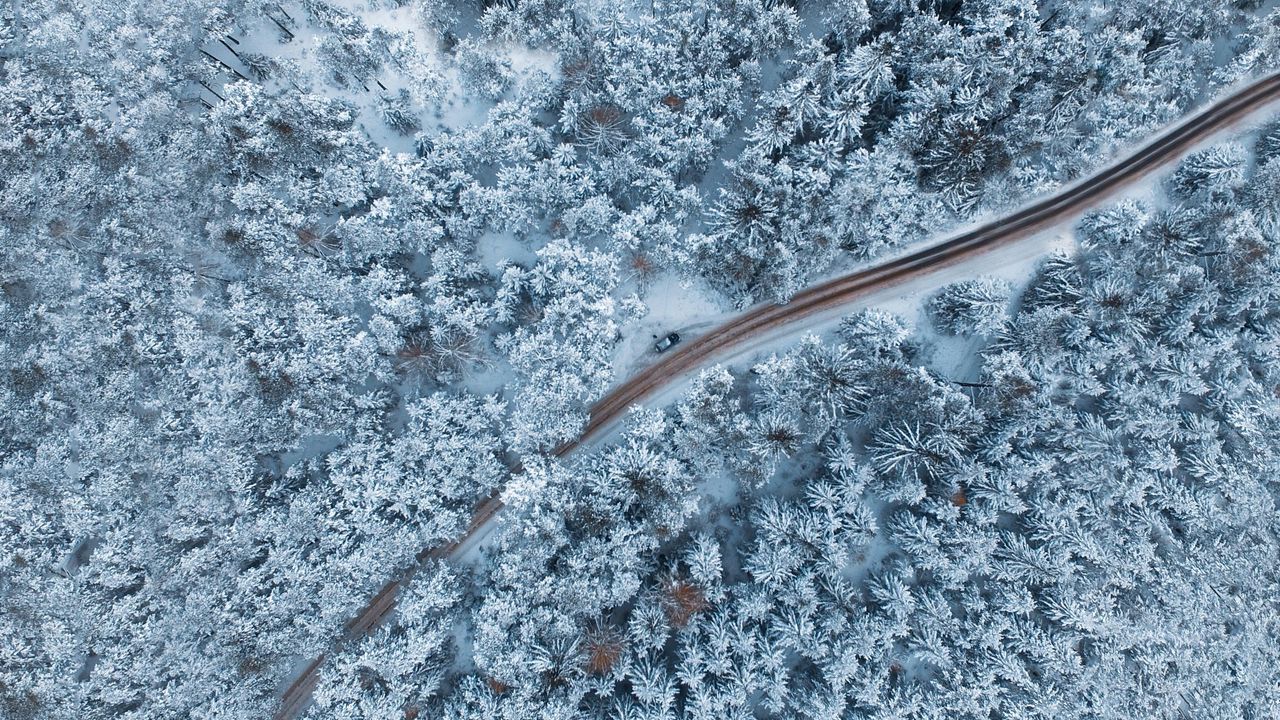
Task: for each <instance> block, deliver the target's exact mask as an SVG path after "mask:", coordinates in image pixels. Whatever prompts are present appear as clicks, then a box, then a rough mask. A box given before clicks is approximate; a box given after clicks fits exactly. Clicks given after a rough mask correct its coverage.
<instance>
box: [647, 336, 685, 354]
mask: <svg viewBox="0 0 1280 720" xmlns="http://www.w3.org/2000/svg"><path fill="white" fill-rule="evenodd" d="M678 342H680V333H674V332H673V333H671V334H669V335H667V336H666V337H664V338H662V339H661V340H659V341H658V342H656V343H654V344H653V350H654V352H666V351H667V350H670V349H671V346H672V345H675V344H676V343H678Z"/></svg>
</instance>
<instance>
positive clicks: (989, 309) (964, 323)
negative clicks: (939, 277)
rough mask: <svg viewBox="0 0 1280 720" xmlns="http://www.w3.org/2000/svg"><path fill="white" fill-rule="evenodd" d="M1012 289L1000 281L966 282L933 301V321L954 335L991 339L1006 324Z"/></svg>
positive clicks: (931, 307) (930, 315) (931, 302)
mask: <svg viewBox="0 0 1280 720" xmlns="http://www.w3.org/2000/svg"><path fill="white" fill-rule="evenodd" d="M1011 294H1012V289H1011V288H1010V287H1009V284H1008V283H1006V282H1004V281H1002V280H998V279H993V278H982V279H978V280H962V281H960V282H957V283H952V284H951V285H948V286H946V287H945V288H943V289H942V290H941V291H940V292H938V294H936V295H934V296H933V297H932V298H930V299H929V304H928V312H929V319H930V320H932V321H933V324H934V326H935V327H937V328H938V329H939V330H941V331H942V332H945V333H948V334H953V335H975V334H976V335H991V334H993V333H995V332H996V331H998V330H999V329H1000V327H1001V326H1002V325H1003V323H1004V317H1005V308H1006V307H1007V306H1008V304H1009V297H1010V295H1011Z"/></svg>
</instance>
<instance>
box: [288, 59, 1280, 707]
mask: <svg viewBox="0 0 1280 720" xmlns="http://www.w3.org/2000/svg"><path fill="white" fill-rule="evenodd" d="M1277 99H1280V73H1276V74H1273V75H1268V76H1266V77H1264V78H1262V79H1260V80H1256V81H1254V82H1252V83H1250V84H1248V85H1244V86H1242V87H1240V88H1238V89H1236V90H1234V91H1233V92H1232V93H1230V94H1229V95H1226V96H1224V97H1223V98H1221V99H1219V100H1217V101H1216V102H1214V103H1212V104H1210V105H1209V106H1207V107H1205V108H1203V109H1201V110H1199V111H1197V112H1196V113H1194V114H1192V115H1190V116H1188V117H1186V118H1184V119H1183V120H1182V121H1180V122H1179V123H1177V124H1175V125H1173V126H1172V127H1170V128H1168V129H1166V130H1165V131H1164V132H1162V133H1161V134H1159V135H1158V136H1156V137H1155V139H1153V140H1150V141H1149V142H1147V143H1146V144H1145V145H1143V146H1141V147H1138V148H1137V149H1135V150H1133V151H1132V152H1130V153H1129V154H1128V155H1125V156H1124V157H1122V158H1119V159H1117V160H1116V161H1114V162H1113V163H1111V164H1110V165H1108V166H1107V167H1105V168H1103V169H1101V170H1099V171H1097V172H1095V173H1094V174H1093V175H1090V176H1088V177H1086V178H1084V179H1082V180H1079V181H1077V182H1075V183H1072V184H1070V185H1067V186H1066V187H1064V188H1063V189H1061V190H1059V191H1058V192H1056V193H1054V194H1053V195H1050V196H1048V197H1045V198H1043V199H1040V200H1036V201H1033V202H1031V203H1030V204H1028V205H1025V206H1023V207H1022V208H1021V209H1019V210H1016V211H1014V212H1013V213H1010V214H1008V215H1005V216H1003V217H999V218H996V219H993V220H989V221H985V222H982V223H980V224H978V225H976V226H974V227H972V228H970V229H966V230H962V231H960V232H959V233H957V234H954V235H951V236H947V237H944V238H942V239H941V240H939V241H937V242H935V243H933V244H930V245H927V246H924V247H920V248H918V249H915V250H913V251H910V252H907V253H906V254H903V255H900V256H897V257H893V258H890V259H888V260H885V261H883V262H881V263H879V264H877V265H874V266H871V267H868V268H865V269H861V270H857V271H854V272H851V273H848V274H846V275H841V276H839V277H835V278H832V279H830V280H827V281H824V282H822V283H819V284H817V285H813V286H810V287H809V288H807V289H805V290H803V291H801V292H799V293H797V294H796V295H795V296H794V297H793V298H792V299H791V301H790V302H788V303H787V304H786V305H777V304H774V303H762V304H760V305H756V306H754V307H751V308H749V309H747V310H746V311H744V312H742V313H741V314H739V315H737V316H735V317H734V318H732V319H730V320H729V321H727V322H725V323H723V324H721V325H719V326H718V327H715V328H712V329H711V330H710V331H708V332H707V333H706V334H705V335H702V336H701V337H698V338H695V339H693V340H690V341H688V342H687V343H685V344H683V345H681V346H678V348H677V349H675V350H673V351H671V354H670V355H667V356H665V357H663V359H662V360H660V361H659V362H656V363H654V364H653V365H650V366H649V367H647V368H645V369H644V370H641V371H640V372H638V373H636V374H635V375H633V376H632V377H630V378H628V379H627V380H626V381H625V382H623V383H621V384H620V385H618V386H617V387H615V388H614V389H613V390H611V391H610V392H609V393H608V394H607V395H605V396H604V397H603V398H601V399H600V400H599V401H598V402H596V403H595V404H594V405H592V406H591V409H590V414H589V420H588V422H587V425H586V427H585V428H583V430H582V434H581V435H580V436H579V437H578V438H577V439H576V440H573V441H570V442H567V443H565V444H563V445H561V446H559V447H557V448H556V449H555V450H554V451H553V454H555V455H556V456H564V455H568V454H569V453H572V452H573V451H574V450H576V449H578V448H579V447H582V446H583V445H585V444H587V443H590V442H591V441H593V440H595V439H598V438H599V437H602V436H603V435H604V434H606V433H607V432H608V431H609V430H611V429H612V428H613V426H614V425H615V424H617V422H618V421H619V420H620V419H621V418H622V417H623V415H624V414H625V413H626V412H627V410H628V409H629V408H630V407H632V406H633V405H636V404H638V403H640V402H642V401H644V400H646V399H649V398H652V397H653V396H655V395H656V394H658V393H659V392H660V391H661V390H663V389H664V388H667V387H669V386H671V385H673V384H676V383H679V382H682V381H683V380H684V379H686V378H687V377H689V376H690V374H692V373H693V372H696V371H697V370H700V369H702V368H705V367H707V366H709V365H711V364H713V363H715V362H717V361H720V360H723V359H725V358H727V357H729V356H731V355H734V354H737V353H741V352H743V351H745V350H748V349H750V348H751V347H752V346H753V345H759V344H761V343H764V342H767V341H769V340H772V339H776V338H777V337H778V336H780V335H784V334H786V333H787V332H789V331H794V330H795V329H796V328H798V327H803V326H804V321H806V320H812V319H813V318H815V317H819V316H823V315H826V314H831V313H838V312H839V311H840V310H841V309H845V308H848V307H849V306H850V305H852V304H853V303H855V302H857V301H859V300H861V299H864V298H865V297H866V296H868V295H870V294H872V293H873V292H877V291H880V290H884V289H886V288H889V287H894V286H897V285H901V284H903V283H906V282H908V281H912V280H917V279H919V278H921V277H923V276H926V275H929V274H932V273H936V272H938V271H940V270H943V269H945V268H950V267H952V266H955V265H958V264H960V263H965V262H969V261H974V260H980V259H981V258H982V255H983V254H984V253H986V252H989V251H991V250H993V249H996V248H999V247H1002V246H1006V245H1008V244H1010V243H1013V242H1016V241H1018V240H1024V239H1027V238H1029V237H1031V236H1032V235H1033V234H1034V233H1035V232H1037V231H1039V230H1042V229H1044V228H1046V227H1049V226H1051V225H1055V224H1058V223H1061V222H1063V221H1066V220H1070V219H1073V218H1075V217H1077V216H1079V215H1080V214H1081V213H1082V212H1083V211H1085V210H1087V209H1088V208H1090V207H1093V206H1095V205H1097V204H1098V203H1100V202H1102V201H1103V200H1105V199H1107V198H1108V197H1110V196H1112V195H1114V194H1115V193H1116V192H1117V191H1119V190H1120V189H1122V188H1124V187H1127V186H1129V185H1131V184H1133V183H1134V182H1135V181H1137V180H1139V179H1141V178H1142V177H1143V176H1144V175H1146V174H1147V173H1149V172H1150V171H1152V170H1153V169H1155V168H1157V167H1159V166H1161V165H1164V164H1166V163H1169V162H1172V161H1174V160H1177V159H1179V158H1180V157H1181V156H1182V155H1183V154H1184V153H1186V152H1187V151H1188V150H1190V149H1191V148H1192V147H1193V146H1194V145H1196V144H1197V143H1199V142H1201V141H1203V140H1205V139H1207V138H1208V137H1210V136H1211V135H1213V134H1214V133H1215V132H1218V131H1219V130H1221V129H1223V128H1224V127H1226V126H1228V125H1231V124H1232V123H1234V122H1236V121H1239V120H1242V119H1244V118H1245V117H1246V116H1248V115H1250V114H1252V113H1253V112H1255V111H1257V110H1260V109H1262V108H1263V107H1264V106H1265V105H1267V104H1269V103H1271V102H1272V101H1275V100H1277ZM501 510H502V500H501V499H500V498H499V496H498V495H497V494H495V495H492V496H490V497H489V498H487V499H486V500H484V501H483V502H481V503H480V504H479V505H477V506H476V509H475V512H474V514H473V516H472V519H471V522H470V524H469V525H468V526H467V529H466V531H465V532H464V533H463V534H462V535H461V536H460V537H459V538H458V539H456V540H454V541H453V542H452V543H449V544H448V545H442V546H438V547H434V548H428V549H426V550H424V551H423V552H421V553H420V554H419V559H420V560H427V559H430V558H437V559H439V558H447V557H456V556H458V555H460V554H461V553H462V552H463V551H464V550H465V549H466V547H468V546H469V545H470V544H471V541H472V540H474V539H476V538H477V536H478V535H479V534H480V533H481V531H483V530H484V529H486V528H487V526H488V524H489V522H490V521H491V520H492V519H493V517H494V516H495V515H497V513H498V512H499V511H501ZM408 580H409V578H402V579H399V580H392V581H391V582H388V583H387V584H386V585H384V586H383V587H382V589H381V590H380V591H379V592H378V594H377V595H375V596H374V597H373V598H372V599H371V600H370V601H369V604H368V605H366V606H365V608H364V609H363V610H362V611H361V613H360V615H358V616H357V617H356V618H354V619H353V620H351V621H350V622H349V623H348V624H347V627H346V631H345V633H344V638H343V640H344V641H345V640H351V639H354V638H358V637H361V636H363V635H365V634H366V633H368V631H369V630H371V629H372V628H374V627H375V626H377V624H378V623H379V622H381V621H382V619H383V618H385V617H386V616H387V614H388V613H390V612H391V611H392V610H393V609H394V608H395V605H396V599H397V597H398V595H399V591H400V587H401V585H402V584H403V583H405V582H407V581H408ZM324 660H325V657H324V656H323V655H322V656H320V657H318V658H316V659H315V660H313V661H312V662H311V663H310V664H309V665H307V666H306V668H305V669H304V670H303V672H302V673H301V674H300V675H299V676H298V678H297V679H295V680H294V681H293V683H292V684H290V685H289V687H288V688H287V689H286V690H285V692H284V694H283V696H282V697H281V703H280V709H279V710H278V711H277V713H276V716H275V717H276V719H277V720H292V719H293V718H295V717H297V716H298V715H299V714H301V713H302V711H303V710H304V709H305V708H306V706H307V705H308V704H309V703H310V701H311V692H312V690H313V689H314V688H315V685H316V682H317V681H318V679H319V670H320V667H321V666H322V665H323V664H324Z"/></svg>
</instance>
